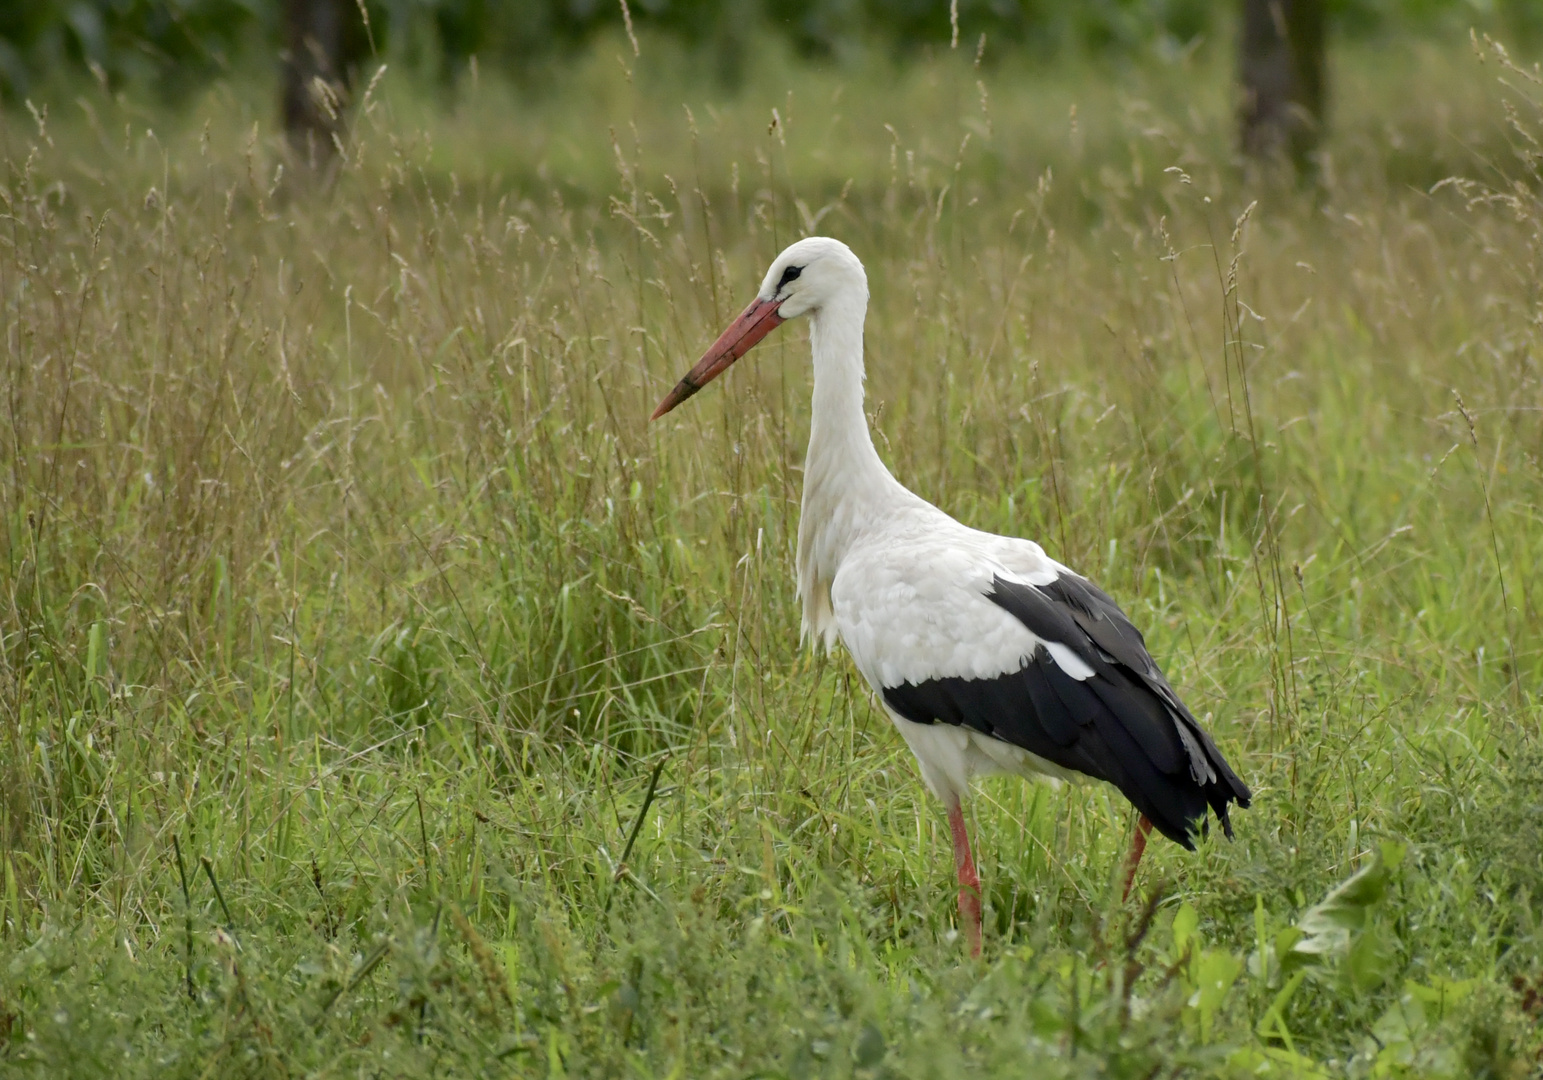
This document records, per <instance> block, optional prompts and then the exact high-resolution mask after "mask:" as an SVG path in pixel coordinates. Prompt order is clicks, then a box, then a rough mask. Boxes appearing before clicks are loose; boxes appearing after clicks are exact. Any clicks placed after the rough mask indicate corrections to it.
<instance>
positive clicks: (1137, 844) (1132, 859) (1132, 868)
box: [1120, 814, 1152, 904]
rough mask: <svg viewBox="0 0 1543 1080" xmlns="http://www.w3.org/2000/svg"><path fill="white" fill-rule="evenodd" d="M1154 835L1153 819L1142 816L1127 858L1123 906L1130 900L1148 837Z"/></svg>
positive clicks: (1121, 896) (1122, 894) (1138, 820)
mask: <svg viewBox="0 0 1543 1080" xmlns="http://www.w3.org/2000/svg"><path fill="white" fill-rule="evenodd" d="M1151 834H1152V819H1151V818H1149V817H1147V816H1146V815H1145V814H1142V815H1141V817H1139V818H1137V819H1136V835H1135V836H1134V837H1132V838H1131V842H1130V854H1129V855H1127V856H1125V888H1124V889H1123V890H1122V891H1121V893H1120V902H1121V903H1122V904H1123V903H1124V902H1125V901H1126V900H1129V899H1130V887H1131V885H1132V884H1134V883H1135V881H1136V867H1137V866H1139V865H1140V864H1141V856H1142V854H1143V853H1144V852H1145V851H1146V849H1147V837H1148V836H1150V835H1151Z"/></svg>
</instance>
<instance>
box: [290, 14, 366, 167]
mask: <svg viewBox="0 0 1543 1080" xmlns="http://www.w3.org/2000/svg"><path fill="white" fill-rule="evenodd" d="M355 24H360V25H359V26H356V25H355ZM361 28H362V24H361V22H360V16H359V9H358V6H357V3H356V0H284V51H283V53H282V54H281V57H282V60H283V95H284V99H283V104H284V131H285V132H286V134H288V136H289V144H290V146H291V147H292V148H293V149H294V151H295V155H296V157H297V158H299V159H300V160H301V161H302V162H304V163H305V164H307V165H310V166H311V167H312V168H315V167H317V166H319V165H325V164H326V163H327V162H328V161H330V160H331V158H332V155H333V154H334V153H335V152H336V148H337V143H336V140H339V139H341V138H342V135H343V130H344V126H343V115H344V108H345V107H346V105H347V103H348V86H349V81H350V79H349V75H350V70H349V69H350V66H351V64H352V63H353V62H354V61H356V60H357V59H358V58H359V49H358V44H357V43H358V39H359V36H360V32H359V31H360V29H361Z"/></svg>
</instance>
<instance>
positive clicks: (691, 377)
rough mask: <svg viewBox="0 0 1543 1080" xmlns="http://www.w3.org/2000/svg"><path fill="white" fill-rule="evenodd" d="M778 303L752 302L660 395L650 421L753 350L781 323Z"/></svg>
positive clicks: (766, 301)
mask: <svg viewBox="0 0 1543 1080" xmlns="http://www.w3.org/2000/svg"><path fill="white" fill-rule="evenodd" d="M781 303H782V301H780V300H759V299H758V300H755V301H754V302H752V303H751V305H750V306H749V307H747V308H746V309H745V310H744V311H743V312H742V313H741V314H740V316H739V318H737V319H735V320H734V321H733V322H732V323H730V324H729V328H728V329H727V330H725V331H724V332H723V333H722V334H720V335H719V337H718V340H717V341H715V342H713V344H712V347H711V348H710V349H708V350H707V351H706V352H705V353H703V354H702V359H700V360H698V361H697V362H696V367H694V368H692V369H691V370H690V371H688V372H686V374H685V375H684V376H682V377H681V380H680V382H678V383H676V384H675V389H673V390H671V391H670V392H669V393H668V394H666V395H664V400H663V401H661V402H660V403H659V407H658V408H657V409H655V410H654V415H652V416H650V417H649V419H650V420H657V419H659V418H660V417H661V416H663V415H664V414H665V413H667V412H669V411H670V410H671V409H673V408H675V406H677V405H679V404H680V403H681V402H682V401H685V400H686V399H687V398H688V397H690V396H691V395H692V394H694V393H696V392H697V391H698V390H700V389H702V387H704V386H706V385H707V384H708V383H710V382H712V381H713V380H714V379H716V378H717V377H718V376H719V375H722V374H723V373H724V372H725V371H727V370H728V369H729V365H730V364H732V363H733V362H734V361H736V360H738V359H739V358H740V357H741V356H744V355H745V354H746V353H747V352H749V351H750V350H751V349H753V348H755V344H756V342H758V341H760V340H761V339H762V338H763V337H765V336H766V335H767V334H769V333H771V332H772V331H773V330H774V329H776V328H777V326H778V325H780V324H781V323H783V322H784V321H785V320H784V319H783V318H782V316H781V315H778V314H777V308H778V307H779V306H780V305H781Z"/></svg>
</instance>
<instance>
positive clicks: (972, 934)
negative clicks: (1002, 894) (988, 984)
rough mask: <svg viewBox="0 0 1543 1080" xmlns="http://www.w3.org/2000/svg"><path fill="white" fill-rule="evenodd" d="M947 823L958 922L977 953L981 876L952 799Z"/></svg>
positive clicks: (961, 817)
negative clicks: (951, 840) (951, 836)
mask: <svg viewBox="0 0 1543 1080" xmlns="http://www.w3.org/2000/svg"><path fill="white" fill-rule="evenodd" d="M948 827H949V830H950V831H951V832H953V834H954V869H955V870H956V871H958V873H959V923H960V925H961V926H962V927H964V936H965V939H966V940H968V941H969V943H970V955H971V956H979V955H980V876H979V875H977V874H976V873H975V860H974V859H973V858H971V857H970V835H969V833H967V832H965V830H964V811H963V810H962V809H961V808H960V806H959V803H958V802H955V803H954V804H953V805H952V806H950V807H949V808H948Z"/></svg>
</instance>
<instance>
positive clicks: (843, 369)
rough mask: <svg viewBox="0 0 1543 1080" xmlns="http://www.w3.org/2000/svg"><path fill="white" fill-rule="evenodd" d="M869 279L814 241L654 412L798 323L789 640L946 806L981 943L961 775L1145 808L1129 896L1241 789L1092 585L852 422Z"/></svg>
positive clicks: (777, 270)
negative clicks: (1094, 789)
mask: <svg viewBox="0 0 1543 1080" xmlns="http://www.w3.org/2000/svg"><path fill="white" fill-rule="evenodd" d="M867 308H868V278H867V275H866V274H865V273H864V272H863V266H862V263H861V262H859V261H858V259H857V256H856V255H854V254H853V253H852V250H851V249H850V248H848V247H847V246H846V245H845V244H843V243H841V242H840V241H839V240H831V239H828V238H826V237H821V236H811V237H808V238H806V239H803V240H800V241H798V242H797V243H796V244H793V245H792V246H791V247H789V248H788V249H787V250H786V251H784V252H783V253H782V254H781V255H779V256H777V260H776V261H775V262H773V263H772V265H771V269H770V270H768V271H767V272H766V278H765V280H764V281H762V282H761V291H760V293H758V294H757V296H756V298H755V300H754V301H753V302H752V303H751V304H750V306H749V307H747V308H746V309H745V310H744V312H743V313H742V314H741V315H740V316H739V318H737V319H735V320H734V322H733V324H732V325H730V326H729V328H728V329H727V330H725V331H724V332H723V335H722V336H721V337H719V338H718V340H717V341H715V342H714V343H713V345H712V347H711V348H709V349H708V350H707V352H706V354H705V355H704V356H703V357H702V359H701V360H700V361H699V362H698V363H697V365H696V366H695V367H693V368H692V369H691V370H690V371H689V372H687V373H686V375H685V377H684V378H682V379H681V380H680V382H679V383H678V384H676V386H675V388H674V389H673V390H671V391H670V392H669V394H668V395H667V396H666V397H665V398H664V400H663V401H662V402H660V403H659V407H658V408H657V409H656V410H655V411H654V415H653V419H656V420H657V419H658V418H659V417H661V416H663V415H664V414H665V413H667V412H669V411H670V410H671V409H673V408H675V406H677V405H679V404H680V403H681V402H682V401H684V400H686V399H687V398H688V397H690V396H691V395H692V394H695V393H696V392H697V391H698V390H700V389H701V388H702V387H703V386H705V385H707V383H709V382H711V381H712V380H713V379H715V378H716V377H717V376H718V375H720V374H722V373H723V372H724V371H725V370H727V369H728V367H729V365H730V364H732V363H734V361H736V360H738V359H739V358H740V357H741V356H744V355H745V353H747V352H749V351H750V349H751V348H752V347H753V346H754V345H755V344H756V342H758V341H760V340H761V339H762V338H763V337H765V336H766V335H767V333H769V332H770V331H771V330H772V329H773V328H774V327H776V326H777V325H778V324H780V323H782V322H784V321H786V320H787V319H792V318H796V317H798V316H800V315H808V316H809V321H810V328H809V341H810V345H811V346H812V348H813V351H814V416H813V418H812V421H811V424H810V430H809V453H808V457H807V458H806V460H805V462H804V495H803V512H802V517H801V519H800V521H799V526H798V594H799V597H800V598H801V599H802V601H803V632H804V634H805V635H806V636H812V637H814V638H816V639H818V640H821V641H823V642H824V643H825V646H826V648H827V649H828V648H831V647H832V646H833V645H834V644H835V640H836V638H837V637H839V638H840V639H841V641H842V642H843V643H844V644H845V645H846V648H847V651H848V652H849V653H851V655H852V660H853V661H854V662H855V663H856V665H857V668H858V670H859V671H861V672H862V674H863V677H864V678H865V679H867V680H868V684H869V685H870V686H872V687H873V690H874V692H875V693H876V694H877V695H878V696H879V698H880V699H881V700H882V701H883V703H884V707H885V710H886V711H887V712H888V713H889V716H890V719H891V720H893V721H894V723H895V726H896V727H897V728H899V729H900V734H901V735H903V736H904V737H905V741H906V742H907V743H908V744H909V745H910V747H911V751H912V753H914V754H915V755H916V760H917V762H918V763H919V764H920V765H921V772H922V777H923V778H924V779H925V780H926V782H927V786H928V787H930V788H931V789H932V791H933V792H934V793H935V794H936V795H937V796H938V797H939V798H940V799H942V800H943V802H944V804H945V805H946V806H947V807H948V821H949V827H950V829H951V831H952V833H953V841H954V866H955V869H956V871H957V873H958V877H959V915H960V922H961V924H962V926H963V928H964V930H965V933H966V935H967V936H968V940H969V943H970V949H971V952H972V953H974V954H976V955H978V954H979V952H980V879H979V877H978V876H977V875H976V872H975V864H974V860H973V858H972V857H971V854H970V841H969V836H968V834H967V833H966V831H965V825H964V814H963V812H962V810H961V808H960V800H961V799H962V798H963V797H964V796H965V795H966V794H967V793H968V792H969V789H970V782H971V779H972V777H975V776H980V775H983V774H988V773H996V772H1010V773H1017V774H1019V775H1022V776H1026V777H1041V778H1043V777H1049V778H1053V779H1061V780H1064V779H1075V778H1078V777H1079V776H1082V777H1093V778H1095V779H1098V780H1103V781H1106V782H1108V783H1111V784H1113V785H1114V786H1115V787H1117V788H1119V789H1120V791H1121V792H1122V793H1123V794H1124V795H1125V797H1126V798H1127V799H1129V800H1130V801H1131V802H1132V803H1133V804H1134V805H1135V807H1136V809H1137V811H1139V813H1140V815H1141V816H1140V818H1139V819H1138V825H1137V831H1136V835H1135V838H1134V841H1133V844H1132V848H1131V853H1130V855H1129V856H1128V858H1127V862H1126V869H1125V885H1124V887H1125V891H1126V892H1127V893H1128V892H1129V889H1130V884H1131V880H1132V878H1133V876H1134V874H1135V871H1136V865H1137V863H1138V862H1139V861H1140V858H1141V853H1142V852H1143V851H1144V850H1145V847H1146V838H1147V834H1148V833H1149V832H1150V831H1151V829H1152V828H1153V827H1154V826H1155V827H1156V828H1157V830H1158V831H1159V832H1161V833H1162V834H1163V835H1164V836H1167V837H1168V838H1170V839H1171V840H1174V841H1175V842H1177V843H1179V844H1182V845H1183V846H1184V847H1186V848H1189V849H1191V850H1193V849H1194V839H1193V837H1194V834H1195V833H1196V832H1197V831H1198V830H1200V829H1202V828H1203V827H1204V825H1205V821H1206V811H1207V808H1208V807H1209V809H1210V810H1212V811H1214V812H1215V814H1216V816H1217V818H1218V819H1219V820H1220V821H1221V823H1222V827H1223V829H1225V830H1226V832H1227V835H1228V836H1229V837H1230V836H1231V835H1232V825H1231V823H1230V822H1229V820H1228V817H1227V804H1228V803H1229V802H1236V803H1237V804H1238V805H1239V806H1242V807H1246V806H1248V803H1249V791H1248V788H1247V787H1246V786H1245V785H1244V784H1243V782H1242V781H1241V780H1239V779H1238V777H1237V775H1236V774H1235V773H1234V772H1233V771H1232V769H1231V768H1230V767H1229V766H1228V765H1227V762H1226V761H1225V760H1224V759H1223V758H1222V755H1221V753H1220V751H1218V750H1217V748H1216V744H1215V743H1213V742H1212V741H1211V738H1210V736H1208V735H1207V734H1206V733H1205V731H1203V730H1202V729H1201V727H1200V724H1199V723H1198V722H1197V721H1196V720H1195V717H1194V716H1193V714H1191V713H1190V711H1189V709H1187V708H1185V706H1184V703H1183V702H1182V701H1180V700H1179V697H1178V695H1177V694H1175V693H1174V691H1173V688H1172V687H1171V686H1169V685H1168V681H1167V680H1166V679H1165V678H1164V677H1163V673H1162V672H1161V671H1160V670H1159V669H1158V667H1157V664H1156V663H1155V662H1154V661H1153V660H1152V657H1151V656H1150V655H1149V654H1148V653H1147V650H1146V643H1145V641H1144V640H1143V638H1142V636H1141V632H1140V631H1138V630H1137V629H1136V628H1135V627H1134V626H1132V625H1131V622H1130V620H1129V619H1127V618H1126V617H1125V614H1124V613H1123V612H1122V611H1120V609H1119V607H1118V606H1116V604H1115V602H1114V601H1113V600H1111V599H1110V598H1109V596H1108V595H1107V594H1106V593H1104V592H1103V591H1102V590H1100V589H1099V588H1098V587H1097V586H1096V585H1094V584H1093V583H1092V582H1090V581H1088V580H1087V579H1086V578H1084V577H1082V576H1080V575H1079V574H1076V573H1073V572H1072V571H1071V570H1068V569H1067V568H1066V567H1064V566H1062V565H1061V564H1060V563H1058V562H1056V561H1055V560H1054V559H1052V558H1050V557H1049V556H1048V555H1046V554H1045V552H1044V550H1043V549H1042V548H1041V547H1040V546H1039V545H1038V544H1036V543H1034V542H1033V541H1031V540H1019V539H1017V538H1015V537H1009V536H996V535H994V534H992V533H986V532H980V531H978V530H976V529H971V528H968V527H966V526H964V525H961V524H960V523H959V522H957V521H955V520H954V519H953V518H951V517H949V516H948V515H947V514H945V513H944V512H943V511H941V510H939V509H938V508H937V507H935V506H933V505H932V504H930V503H928V502H927V501H926V500H924V499H922V498H920V497H919V496H917V495H914V494H912V493H911V492H910V491H908V490H906V489H905V488H904V487H902V486H901V484H900V483H899V481H897V480H896V479H895V478H894V477H893V476H891V475H890V472H889V470H888V469H887V468H885V466H884V463H883V461H881V460H880V459H879V455H878V452H877V451H876V450H875V449H874V446H873V439H872V437H871V436H870V435H869V432H868V422H867V418H866V417H865V415H864V413H863V319H864V316H865V315H866V313H867Z"/></svg>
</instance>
